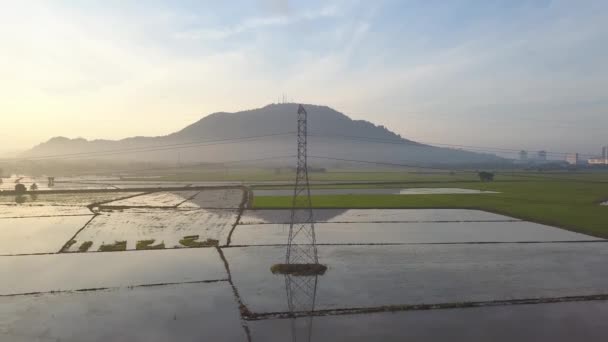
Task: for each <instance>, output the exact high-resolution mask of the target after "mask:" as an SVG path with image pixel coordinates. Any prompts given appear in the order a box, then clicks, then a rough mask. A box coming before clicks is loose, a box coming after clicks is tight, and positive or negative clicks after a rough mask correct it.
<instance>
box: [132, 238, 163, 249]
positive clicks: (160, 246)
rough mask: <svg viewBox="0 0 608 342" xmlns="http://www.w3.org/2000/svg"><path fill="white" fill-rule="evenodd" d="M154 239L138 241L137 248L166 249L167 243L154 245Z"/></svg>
mask: <svg viewBox="0 0 608 342" xmlns="http://www.w3.org/2000/svg"><path fill="white" fill-rule="evenodd" d="M154 241H156V240H154V239H151V240H140V241H137V245H136V246H135V249H137V250H145V249H165V243H164V242H161V243H159V244H158V245H153V243H154Z"/></svg>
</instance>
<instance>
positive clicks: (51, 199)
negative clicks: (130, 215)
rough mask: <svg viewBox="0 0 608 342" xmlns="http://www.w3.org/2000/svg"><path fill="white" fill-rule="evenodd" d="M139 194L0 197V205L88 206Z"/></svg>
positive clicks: (109, 193) (79, 193) (42, 194)
mask: <svg viewBox="0 0 608 342" xmlns="http://www.w3.org/2000/svg"><path fill="white" fill-rule="evenodd" d="M140 194H141V192H127V191H125V192H78V193H61V194H45V193H36V194H33V193H31V194H25V195H22V196H14V195H1V194H0V204H35V205H42V206H53V205H73V206H88V205H93V204H98V203H105V202H110V201H116V200H120V199H123V198H128V197H132V196H136V195H140Z"/></svg>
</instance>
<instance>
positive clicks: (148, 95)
mask: <svg viewBox="0 0 608 342" xmlns="http://www.w3.org/2000/svg"><path fill="white" fill-rule="evenodd" d="M0 80H1V81H0V118H1V121H0V122H1V127H2V134H1V135H0V151H6V150H15V149H23V148H28V147H30V146H31V145H34V144H36V143H38V142H41V141H44V140H47V139H48V138H50V137H52V136H58V135H62V136H67V137H71V138H74V137H78V136H82V137H85V138H88V139H91V138H111V139H117V138H123V137H127V136H133V135H162V134H167V133H170V132H173V131H175V130H178V129H180V128H182V127H184V126H186V125H188V124H190V123H192V122H194V121H196V120H198V119H199V118H200V117H202V116H203V115H206V114H209V113H212V112H215V111H237V110H241V109H250V108H256V107H261V106H264V105H266V104H268V103H271V102H276V100H277V98H278V97H279V96H280V94H283V93H284V94H286V96H287V97H288V98H290V99H294V100H296V101H299V102H304V103H315V104H324V105H328V106H331V107H333V108H335V109H337V110H339V111H342V112H344V113H345V114H347V115H350V116H351V117H353V118H356V119H366V120H369V121H372V122H374V123H377V124H383V125H386V126H388V127H389V128H391V129H392V130H394V131H396V132H397V133H399V134H402V135H403V136H405V137H407V138H410V139H416V140H420V141H425V142H438V143H453V144H472V145H481V146H496V147H508V148H529V149H541V148H542V149H547V150H549V151H563V150H565V151H580V152H594V153H595V152H599V149H600V146H601V145H602V144H608V134H607V133H608V96H607V94H608V1H602V0H600V1H582V0H581V1H573V0H568V1H516V0H504V1H488V0H482V1H464V0H463V1H428V0H425V1H405V0H403V1H401V0H395V1H378V0H374V1H280V0H275V1H270V0H265V1H264V0H259V1H242V2H238V1H200V0H197V1H194V0H193V1H145V2H144V1H125V0H116V1H110V0H103V1H85V0H82V1H76V0H74V1H67V0H66V1H60V0H53V1H51V0H49V1H28V0H23V1H0Z"/></svg>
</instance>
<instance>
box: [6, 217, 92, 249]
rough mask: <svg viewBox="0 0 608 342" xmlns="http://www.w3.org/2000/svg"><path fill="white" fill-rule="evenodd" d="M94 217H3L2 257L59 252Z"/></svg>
mask: <svg viewBox="0 0 608 342" xmlns="http://www.w3.org/2000/svg"><path fill="white" fill-rule="evenodd" d="M92 217H93V215H92V214H90V213H89V215H86V216H56V217H26V218H0V255H17V254H35V253H57V252H58V251H59V250H60V249H61V247H62V246H63V245H64V244H65V242H66V241H68V240H70V238H71V237H72V236H74V234H76V232H77V231H78V230H79V229H81V228H82V227H83V226H84V225H85V224H86V223H87V222H89V221H90V220H91V218H92Z"/></svg>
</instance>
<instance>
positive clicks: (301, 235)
mask: <svg viewBox="0 0 608 342" xmlns="http://www.w3.org/2000/svg"><path fill="white" fill-rule="evenodd" d="M307 135H308V134H307V113H306V110H305V109H304V107H302V105H300V106H299V107H298V168H297V171H296V184H295V187H294V192H293V201H292V208H291V221H290V224H289V238H288V240H287V253H286V256H285V263H286V264H288V265H289V264H291V265H293V264H308V265H311V264H315V265H316V264H318V263H319V258H318V255H317V245H316V237H315V226H314V220H313V212H312V204H311V201H310V187H309V183H308V166H307V157H306V147H307V146H306V145H307ZM285 288H286V290H287V306H288V309H289V312H290V313H291V315H292V318H291V320H292V321H291V328H292V341H310V340H311V337H312V312H313V311H314V308H315V299H316V293H317V275H290V274H286V275H285ZM296 314H299V315H301V314H307V315H308V316H309V317H308V318H304V319H303V320H301V321H300V322H303V321H305V323H306V324H305V326H304V327H302V328H303V329H298V327H297V326H296V323H297V322H296V319H295V317H296Z"/></svg>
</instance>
